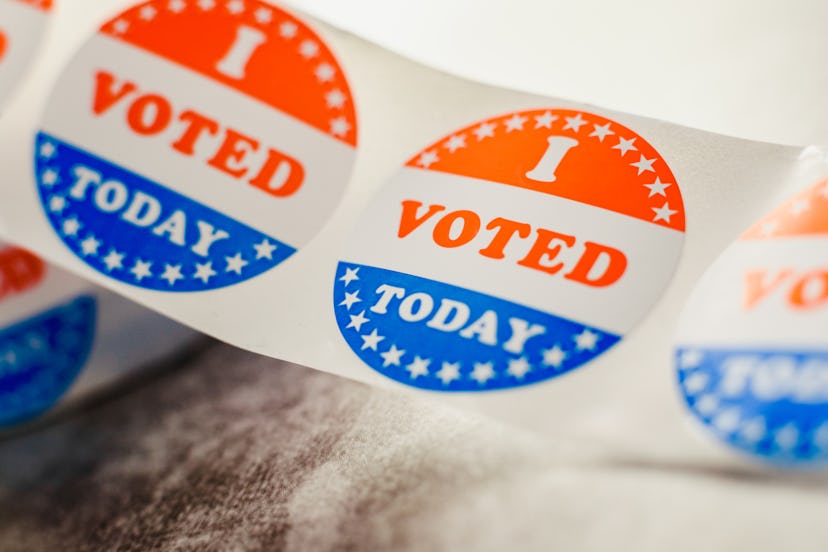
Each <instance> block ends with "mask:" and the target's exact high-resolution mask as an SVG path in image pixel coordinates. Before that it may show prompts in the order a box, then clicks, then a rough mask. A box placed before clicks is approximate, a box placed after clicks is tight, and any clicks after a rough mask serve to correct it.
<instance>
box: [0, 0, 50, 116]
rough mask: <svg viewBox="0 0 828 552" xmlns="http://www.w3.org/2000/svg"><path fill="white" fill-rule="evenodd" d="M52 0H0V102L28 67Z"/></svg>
mask: <svg viewBox="0 0 828 552" xmlns="http://www.w3.org/2000/svg"><path fill="white" fill-rule="evenodd" d="M52 4H53V2H52V0H0V105H2V104H3V103H4V102H5V101H6V99H7V98H8V97H9V95H10V94H11V93H12V92H13V91H14V89H15V87H16V86H17V84H18V83H19V82H20V79H21V78H22V77H23V75H24V74H25V73H26V71H27V70H28V69H29V68H30V67H31V64H32V58H33V57H34V55H35V53H36V52H37V47H38V46H39V44H40V40H41V38H42V36H43V34H44V31H45V29H46V25H47V23H48V20H49V13H50V12H51V10H52Z"/></svg>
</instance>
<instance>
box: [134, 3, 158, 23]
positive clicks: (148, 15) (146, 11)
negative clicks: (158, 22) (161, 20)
mask: <svg viewBox="0 0 828 552" xmlns="http://www.w3.org/2000/svg"><path fill="white" fill-rule="evenodd" d="M138 13H139V16H140V17H141V19H143V20H144V21H151V20H152V19H154V18H155V16H156V15H157V14H158V10H156V9H155V8H154V7H153V6H151V5H149V4H147V5H146V6H144V7H143V8H141V11H140V12H138Z"/></svg>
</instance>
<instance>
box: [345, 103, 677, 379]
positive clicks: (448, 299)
mask: <svg viewBox="0 0 828 552" xmlns="http://www.w3.org/2000/svg"><path fill="white" fill-rule="evenodd" d="M683 239H684V210H683V205H682V198H681V193H680V191H679V186H678V184H677V182H676V180H675V178H674V176H673V174H672V172H671V171H670V168H669V167H668V165H667V162H666V161H665V160H664V159H663V158H662V157H661V156H660V155H659V153H658V152H657V151H656V150H655V149H654V148H653V146H651V145H650V144H648V143H647V142H646V141H645V140H644V139H643V138H642V137H641V136H639V135H637V134H636V133H635V132H633V131H632V130H630V129H628V128H626V127H624V126H622V125H620V124H618V123H616V122H615V121H612V120H609V119H607V118H605V117H602V116H600V115H596V114H593V113H586V112H582V111H575V110H567V109H542V110H536V111H524V112H519V113H511V114H509V115H506V116H501V117H496V118H493V119H489V120H486V121H483V122H481V123H478V124H476V125H473V126H470V127H468V128H464V129H461V130H459V131H457V132H456V133H454V134H451V135H449V136H447V137H445V138H444V139H442V140H440V141H438V142H436V143H434V144H433V145H431V146H430V147H428V148H426V149H425V150H424V151H422V152H421V153H419V154H418V155H416V156H415V157H414V158H412V159H411V160H410V161H409V162H408V163H407V165H406V166H405V167H404V168H403V169H402V170H401V171H400V172H399V173H397V174H396V175H395V176H394V177H393V178H392V179H391V181H390V182H389V183H388V184H387V185H386V186H385V188H384V189H383V190H382V192H381V193H380V194H379V195H378V197H377V198H376V199H375V200H374V201H373V203H372V204H371V205H370V207H369V208H368V210H367V211H366V212H365V214H364V216H363V217H362V218H361V221H360V223H359V224H358V227H357V228H356V231H355V232H354V234H353V236H352V237H351V239H350V241H349V244H348V246H347V247H346V250H345V254H344V255H343V257H342V259H343V260H342V262H341V263H340V264H339V268H338V271H337V275H336V281H335V287H334V298H333V299H334V309H335V313H336V320H337V323H338V325H339V328H340V330H341V332H342V335H343V337H344V338H345V340H346V341H347V342H348V345H349V346H350V347H351V349H352V350H353V351H354V352H355V353H356V354H357V355H358V356H359V357H360V358H361V359H362V360H363V361H364V362H365V363H366V364H367V365H368V366H370V367H371V368H373V369H374V370H377V371H378V372H380V373H382V374H384V375H385V376H387V377H390V378H392V379H394V380H397V381H399V382H402V383H404V384H407V385H411V386H415V387H420V388H423V389H430V390H439V391H483V390H492V389H504V388H510V387H515V386H519V385H528V384H532V383H537V382H540V381H543V380H547V379H550V378H554V377H556V376H559V375H561V374H564V373H566V372H569V371H571V370H573V369H574V368H577V367H578V366H581V365H582V364H584V363H586V362H589V361H590V360H592V359H593V358H595V357H597V356H599V355H601V354H603V353H604V352H605V351H607V350H608V349H609V348H610V347H612V346H613V345H615V344H616V343H617V342H618V341H619V340H620V339H621V338H622V337H623V336H624V334H626V333H627V332H628V331H629V330H630V329H631V328H632V327H633V326H634V325H635V324H636V323H637V322H638V321H639V320H640V319H641V318H642V317H643V316H644V315H645V314H646V313H647V312H648V311H649V309H650V308H651V306H652V305H653V304H654V303H655V301H656V300H657V298H658V297H659V295H660V294H661V293H662V291H663V290H664V288H665V286H667V284H668V283H669V281H670V279H671V277H672V274H673V271H674V269H675V266H676V263H677V261H678V258H679V255H680V252H681V247H682V243H683Z"/></svg>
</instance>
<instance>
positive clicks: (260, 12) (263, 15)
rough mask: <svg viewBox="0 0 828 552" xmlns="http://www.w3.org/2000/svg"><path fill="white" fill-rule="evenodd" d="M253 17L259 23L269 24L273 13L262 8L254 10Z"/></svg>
mask: <svg viewBox="0 0 828 552" xmlns="http://www.w3.org/2000/svg"><path fill="white" fill-rule="evenodd" d="M255 17H256V21H258V22H259V23H262V24H264V23H270V22H271V21H273V12H272V11H270V10H269V9H267V8H265V7H264V6H262V7H261V8H259V9H257V10H256V13H255Z"/></svg>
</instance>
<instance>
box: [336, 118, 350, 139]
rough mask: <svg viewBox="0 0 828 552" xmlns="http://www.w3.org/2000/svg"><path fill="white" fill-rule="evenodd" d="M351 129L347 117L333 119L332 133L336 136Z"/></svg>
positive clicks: (343, 134)
mask: <svg viewBox="0 0 828 552" xmlns="http://www.w3.org/2000/svg"><path fill="white" fill-rule="evenodd" d="M349 130H351V123H349V122H348V119H346V118H345V117H337V118H336V119H331V134H333V135H334V136H345V135H346V134H348V131H349Z"/></svg>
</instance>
